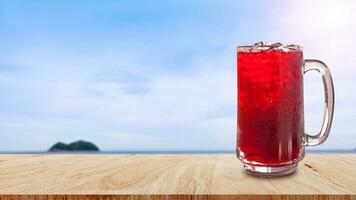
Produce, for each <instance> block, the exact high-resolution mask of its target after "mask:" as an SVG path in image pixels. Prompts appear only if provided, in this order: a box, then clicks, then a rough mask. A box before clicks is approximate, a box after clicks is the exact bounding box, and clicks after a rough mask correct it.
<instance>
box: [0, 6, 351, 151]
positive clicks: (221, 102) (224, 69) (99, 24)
mask: <svg viewBox="0 0 356 200" xmlns="http://www.w3.org/2000/svg"><path fill="white" fill-rule="evenodd" d="M354 10H356V2H355V1H351V0H349V1H347V0H339V1H337V0H333V1H327V0H325V1H324V0H311V1H307V0H305V1H288V2H287V1H278V0H268V1H267V0H266V1H236V0H231V1H225V0H223V1H209V0H207V1H188V0H183V1H175V0H173V1H141V0H134V1H117V0H115V1H114V0H113V1H111V0H106V1H99V0H88V1H85V2H83V1H79V0H74V1H61V0H53V1H45V0H38V1H27V0H2V1H0V47H1V48H0V151H42V150H47V149H48V148H49V147H50V146H51V145H52V144H54V143H56V142H57V141H62V142H68V143H69V142H72V141H76V140H78V139H84V140H89V141H91V142H93V143H95V144H97V145H98V146H99V148H101V149H102V150H234V149H235V144H236V88H237V87H236V47H237V46H238V45H250V44H254V43H256V42H259V41H270V42H282V43H285V44H299V45H302V46H303V48H304V57H305V58H315V59H320V60H322V61H324V62H325V63H326V64H327V65H328V66H329V68H330V70H331V72H332V75H333V79H334V85H335V92H336V105H335V115H334V121H333V126H332V130H331V133H330V136H329V138H328V140H327V141H326V143H324V144H323V145H321V146H318V147H310V148H311V149H353V148H355V147H356V135H355V130H356V108H355V106H354V105H355V104H354V102H356V93H355V92H356V91H355V85H356V77H355V73H356V65H355V63H356V50H355V46H354V45H355V43H356V37H355V35H356V14H355V12H354ZM304 84H305V86H304V90H305V91H304V92H305V98H304V99H305V125H306V131H307V132H308V133H311V134H312V133H317V132H318V131H319V129H320V127H321V123H322V115H323V106H324V105H323V101H324V100H323V98H324V96H323V85H322V81H321V77H320V75H318V74H317V73H315V72H314V73H313V72H312V73H308V74H306V75H305V79H304Z"/></svg>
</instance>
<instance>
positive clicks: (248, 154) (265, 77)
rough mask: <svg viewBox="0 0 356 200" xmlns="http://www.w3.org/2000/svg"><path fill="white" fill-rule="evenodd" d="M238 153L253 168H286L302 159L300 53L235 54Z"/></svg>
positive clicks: (297, 51) (292, 51) (301, 55)
mask: <svg viewBox="0 0 356 200" xmlns="http://www.w3.org/2000/svg"><path fill="white" fill-rule="evenodd" d="M237 63H238V70H237V73H238V121H237V125H238V138H237V146H238V148H237V154H238V157H239V158H240V159H241V160H242V161H243V162H245V163H248V164H252V165H255V166H264V165H268V166H277V165H289V164H291V163H294V162H296V161H299V160H301V159H302V157H303V156H304V149H302V148H304V146H303V145H302V143H303V134H304V117H303V116H304V111H303V110H304V109H303V53H302V51H301V50H290V51H282V50H278V49H273V50H266V51H246V52H240V51H239V52H238V56H237Z"/></svg>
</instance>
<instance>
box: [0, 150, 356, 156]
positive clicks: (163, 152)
mask: <svg viewBox="0 0 356 200" xmlns="http://www.w3.org/2000/svg"><path fill="white" fill-rule="evenodd" d="M306 152H307V153H356V150H353V149H320V150H319V149H318V150H317V149H306ZM0 154H53V155H56V154H235V151H234V150H112V151H105V150H104V151H59V152H48V151H0Z"/></svg>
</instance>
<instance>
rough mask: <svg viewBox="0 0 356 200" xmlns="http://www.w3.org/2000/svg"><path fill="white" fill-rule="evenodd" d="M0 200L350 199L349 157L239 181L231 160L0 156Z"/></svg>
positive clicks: (353, 183)
mask: <svg viewBox="0 0 356 200" xmlns="http://www.w3.org/2000/svg"><path fill="white" fill-rule="evenodd" d="M0 199H177V200H178V199H192V200H193V199H355V200H356V154H307V156H306V157H305V159H304V160H303V161H302V162H301V163H300V164H299V167H298V170H297V172H296V173H294V174H292V175H289V176H285V177H279V178H257V177H253V176H250V175H248V174H246V173H245V172H244V171H243V170H242V164H241V162H240V161H238V160H237V159H236V157H235V155H232V154H219V155H216V154H166V155H143V154H125V155H65V154H59V155H0Z"/></svg>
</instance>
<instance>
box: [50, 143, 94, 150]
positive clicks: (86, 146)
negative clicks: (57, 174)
mask: <svg viewBox="0 0 356 200" xmlns="http://www.w3.org/2000/svg"><path fill="white" fill-rule="evenodd" d="M48 151H49V152H58V151H99V148H98V147H97V146H96V145H95V144H93V143H91V142H88V141H84V140H78V141H76V142H72V143H70V144H66V143H63V142H57V143H56V144H54V145H53V146H52V147H51V148H50V149H49V150H48Z"/></svg>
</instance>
